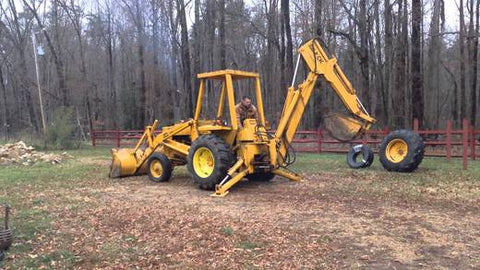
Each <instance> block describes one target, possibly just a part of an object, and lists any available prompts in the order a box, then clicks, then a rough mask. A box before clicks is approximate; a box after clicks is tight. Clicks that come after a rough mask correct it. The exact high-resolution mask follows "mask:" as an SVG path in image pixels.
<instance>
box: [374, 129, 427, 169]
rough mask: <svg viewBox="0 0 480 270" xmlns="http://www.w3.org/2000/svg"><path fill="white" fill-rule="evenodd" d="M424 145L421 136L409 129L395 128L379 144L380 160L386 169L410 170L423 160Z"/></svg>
mask: <svg viewBox="0 0 480 270" xmlns="http://www.w3.org/2000/svg"><path fill="white" fill-rule="evenodd" d="M424 153H425V145H424V143H423V139H422V137H420V135H418V134H416V133H414V132H413V131H411V130H406V129H401V130H395V131H393V132H391V133H390V134H388V135H387V137H385V139H383V141H382V144H381V145H380V151H379V153H378V154H379V156H380V162H381V163H382V165H383V167H384V168H385V169H387V170H388V171H395V172H412V171H414V170H416V169H417V167H418V165H420V163H421V162H422V160H423V155H424Z"/></svg>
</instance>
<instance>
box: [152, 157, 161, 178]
mask: <svg viewBox="0 0 480 270" xmlns="http://www.w3.org/2000/svg"><path fill="white" fill-rule="evenodd" d="M162 173H163V166H162V163H161V162H160V160H158V159H155V160H152V162H151V163H150V174H151V175H152V176H153V177H155V178H159V177H160V176H162Z"/></svg>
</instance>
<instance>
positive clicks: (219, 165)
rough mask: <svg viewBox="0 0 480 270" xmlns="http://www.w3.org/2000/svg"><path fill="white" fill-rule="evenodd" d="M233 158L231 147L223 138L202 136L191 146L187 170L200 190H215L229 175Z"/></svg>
mask: <svg viewBox="0 0 480 270" xmlns="http://www.w3.org/2000/svg"><path fill="white" fill-rule="evenodd" d="M233 156H234V155H233V154H232V150H231V149H230V145H228V144H227V143H226V142H225V141H224V140H223V139H222V138H220V137H218V136H215V135H202V136H200V137H198V138H197V139H196V140H195V141H194V142H193V143H192V145H191V146H190V150H189V151H188V163H187V168H188V171H189V172H190V173H191V174H192V176H193V180H194V182H195V184H197V186H198V187H199V188H201V189H205V190H214V189H215V186H216V185H217V184H219V183H220V182H221V181H222V180H223V178H225V176H226V175H227V172H228V169H229V168H230V167H231V165H232V162H233V161H232V160H231V159H232V157H233Z"/></svg>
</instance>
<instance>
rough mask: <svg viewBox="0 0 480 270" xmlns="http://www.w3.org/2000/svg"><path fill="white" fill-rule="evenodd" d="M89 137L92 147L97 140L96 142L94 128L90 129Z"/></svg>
mask: <svg viewBox="0 0 480 270" xmlns="http://www.w3.org/2000/svg"><path fill="white" fill-rule="evenodd" d="M90 133H91V137H92V147H95V146H96V145H97V142H96V138H95V136H96V134H95V130H92V131H91V132H90Z"/></svg>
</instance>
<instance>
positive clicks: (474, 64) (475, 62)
mask: <svg viewBox="0 0 480 270" xmlns="http://www.w3.org/2000/svg"><path fill="white" fill-rule="evenodd" d="M473 2H474V1H473V0H472V1H471V3H472V5H471V9H472V10H473ZM479 8H480V1H476V5H475V30H474V31H472V38H473V56H472V92H471V97H470V101H471V102H472V107H471V111H470V119H471V121H472V126H473V127H476V119H477V76H478V31H479V30H480V28H479ZM472 17H473V14H472ZM472 24H473V22H472Z"/></svg>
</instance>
